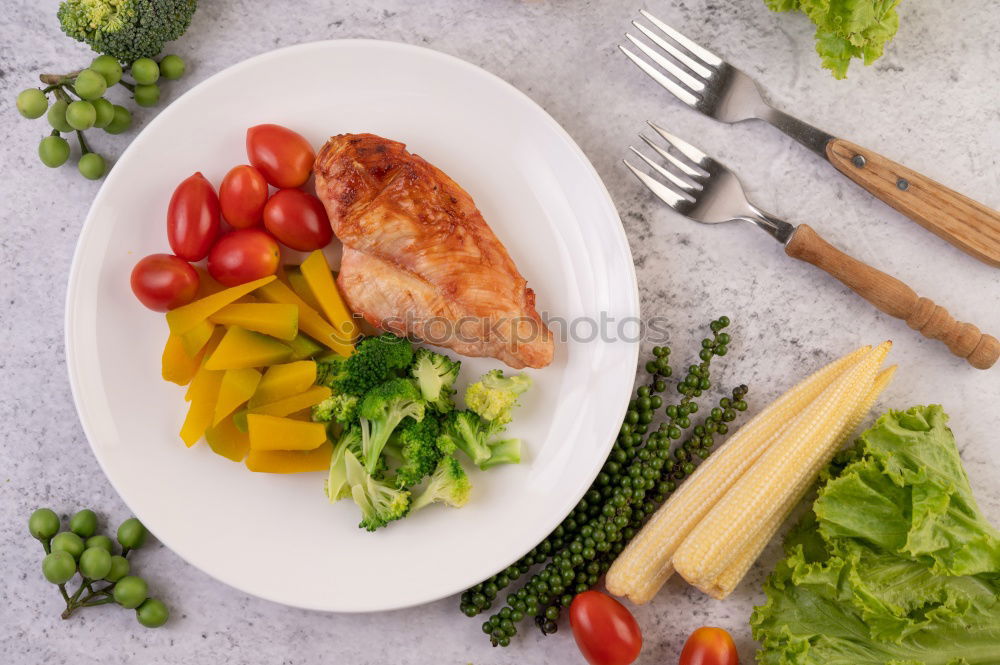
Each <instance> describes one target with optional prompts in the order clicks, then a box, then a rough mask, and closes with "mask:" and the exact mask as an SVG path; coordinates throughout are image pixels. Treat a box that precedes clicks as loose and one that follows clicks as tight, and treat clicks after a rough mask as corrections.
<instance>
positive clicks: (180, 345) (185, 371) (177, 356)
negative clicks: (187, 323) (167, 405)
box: [160, 335, 202, 386]
mask: <svg viewBox="0 0 1000 665" xmlns="http://www.w3.org/2000/svg"><path fill="white" fill-rule="evenodd" d="M201 358H202V354H201V352H199V353H198V355H196V356H194V357H191V356H189V355H188V354H187V351H185V350H184V341H183V340H182V339H181V338H180V337H179V336H178V335H168V336H167V343H166V344H164V345H163V356H162V357H161V358H160V373H161V374H162V375H163V380H164V381H170V382H171V383H176V384H177V385H179V386H186V385H187V384H189V383H191V379H193V378H194V375H195V372H197V371H198V366H199V365H201Z"/></svg>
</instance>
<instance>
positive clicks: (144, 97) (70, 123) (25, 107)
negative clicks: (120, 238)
mask: <svg viewBox="0 0 1000 665" xmlns="http://www.w3.org/2000/svg"><path fill="white" fill-rule="evenodd" d="M184 69H185V64H184V61H183V60H181V59H180V58H179V57H177V56H176V55H168V56H165V57H164V58H163V59H162V60H160V62H159V63H157V62H156V61H155V60H153V59H151V58H139V59H138V60H136V61H135V62H133V63H132V65H131V66H130V67H129V68H128V69H122V66H121V65H120V64H119V63H118V61H117V60H115V59H114V58H112V57H111V56H109V55H99V56H97V57H96V58H94V60H93V61H92V62H91V63H90V66H89V67H87V68H86V69H81V70H80V71H78V72H74V73H72V74H65V75H63V74H42V75H41V76H40V77H39V78H40V79H41V81H42V83H45V84H47V85H46V87H44V88H28V89H27V90H22V91H21V92H20V94H18V96H17V110H18V112H20V114H21V115H23V116H24V117H25V118H31V119H34V118H40V117H42V116H43V115H45V116H46V118H47V119H48V121H49V125H51V126H52V132H51V133H50V134H49V135H48V136H46V137H45V138H43V139H42V141H41V143H39V144H38V158H39V159H40V160H41V161H42V163H43V164H45V165H46V166H48V167H51V168H56V167H58V166H62V165H63V164H65V163H66V162H67V160H69V152H70V146H69V142H68V141H67V140H66V139H65V138H63V136H62V135H63V134H69V133H73V132H75V133H76V138H77V142H78V143H79V144H80V160H79V161H78V162H77V169H78V170H79V171H80V174H81V175H83V177H85V178H89V179H90V180H98V179H100V178H102V177H104V174H105V173H106V172H107V164H106V163H105V161H104V158H103V157H102V156H101V155H99V154H97V153H96V152H94V151H93V150H91V149H90V145H89V144H88V143H87V140H86V139H85V138H84V135H83V132H85V131H86V130H88V129H92V128H96V129H103V130H104V131H106V132H107V133H109V134H121V133H122V132H124V131H125V130H126V129H128V128H129V127H130V126H131V124H132V114H131V113H130V112H129V110H128V109H127V108H125V107H124V106H121V105H118V104H112V103H111V102H110V101H108V100H107V99H106V98H105V97H104V94H105V93H106V92H107V90H108V88H110V87H111V86H113V85H116V84H117V85H121V86H122V87H124V88H126V89H128V90H129V91H130V92H131V93H132V97H133V99H134V100H135V103H136V104H138V105H139V106H155V105H156V103H157V102H158V101H159V99H160V88H159V86H158V85H157V81H159V80H160V79H161V78H163V79H167V80H175V79H179V78H180V77H181V76H183V75H184ZM126 73H128V74H130V75H131V76H132V79H133V80H134V82H129V81H126V80H124V79H123V78H122V77H123V76H124V74H126ZM49 94H51V95H52V97H53V100H54V101H53V102H52V103H51V104H49Z"/></svg>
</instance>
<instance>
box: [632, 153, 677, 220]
mask: <svg viewBox="0 0 1000 665" xmlns="http://www.w3.org/2000/svg"><path fill="white" fill-rule="evenodd" d="M622 161H623V162H625V166H627V167H628V169H629V171H631V172H632V174H633V175H635V177H636V178H638V179H639V181H640V182H641V183H642V184H644V185H645V186H646V188H647V189H649V191H651V192H653V193H654V194H656V196H657V197H658V198H659V199H660V200H661V201H663V202H664V203H666V204H667V205H668V206H670V207H671V208H675V209H676V208H677V206H678V205H679V204H681V203H690V201H688V199H687V198H686V197H685V196H683V195H682V194H681V193H680V192H677V191H675V190H673V189H671V188H670V187H669V186H667V185H665V184H663V183H662V182H660V181H659V180H657V179H656V178H653V177H652V176H650V175H648V174H646V173H643V172H642V171H640V170H639V169H637V168H635V167H634V166H632V165H631V164H629V162H628V160H627V159H623V160H622Z"/></svg>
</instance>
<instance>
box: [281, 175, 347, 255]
mask: <svg viewBox="0 0 1000 665" xmlns="http://www.w3.org/2000/svg"><path fill="white" fill-rule="evenodd" d="M264 226H265V228H267V230H268V231H270V232H271V233H272V234H273V235H274V237H275V238H277V239H278V240H280V241H281V242H282V243H284V244H285V245H288V246H289V247H291V248H292V249H297V250H299V251H301V252H311V251H312V250H314V249H322V248H324V247H326V246H327V245H328V244H329V243H330V240H331V239H332V238H333V229H332V228H331V227H330V220H329V218H327V216H326V208H324V207H323V202H322V201H320V200H319V199H318V198H316V197H315V196H313V195H312V194H306V193H305V192H303V191H302V190H301V189H282V190H281V191H279V192H275V193H274V196H272V197H271V198H269V199H268V200H267V205H265V206H264Z"/></svg>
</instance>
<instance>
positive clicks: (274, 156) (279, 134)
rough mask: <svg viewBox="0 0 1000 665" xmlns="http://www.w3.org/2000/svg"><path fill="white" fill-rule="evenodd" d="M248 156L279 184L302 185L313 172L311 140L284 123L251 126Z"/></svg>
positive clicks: (248, 131) (267, 176) (248, 137)
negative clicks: (307, 139)
mask: <svg viewBox="0 0 1000 665" xmlns="http://www.w3.org/2000/svg"><path fill="white" fill-rule="evenodd" d="M247 157H249V158H250V163H251V164H253V166H254V168H256V169H257V170H258V171H260V172H261V174H262V175H263V176H264V177H265V178H266V179H267V181H268V182H269V183H271V184H272V185H274V186H275V187H281V188H286V187H301V186H302V185H304V184H305V182H306V180H308V179H309V174H310V173H311V172H312V165H313V160H314V159H315V158H316V153H315V152H313V149H312V146H311V145H309V141H306V140H305V138H303V137H302V135H301V134H297V133H295V132H293V131H292V130H290V129H288V128H287V127H282V126H281V125H256V126H254V127H251V128H250V129H248V130H247Z"/></svg>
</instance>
